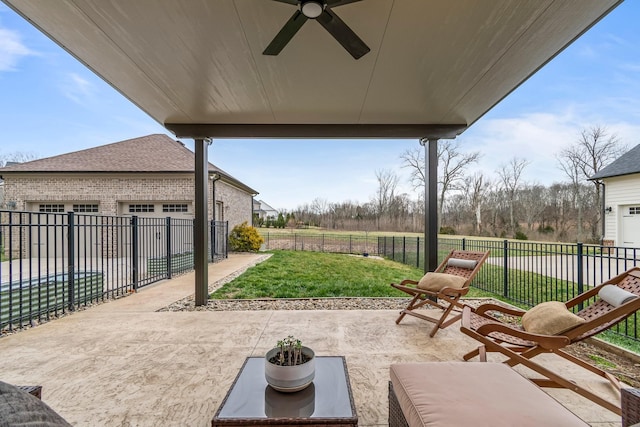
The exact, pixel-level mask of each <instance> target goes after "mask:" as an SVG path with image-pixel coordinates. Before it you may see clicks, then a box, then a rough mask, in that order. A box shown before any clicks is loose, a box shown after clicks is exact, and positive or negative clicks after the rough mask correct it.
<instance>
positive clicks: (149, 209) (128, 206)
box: [118, 202, 193, 259]
mask: <svg viewBox="0 0 640 427" xmlns="http://www.w3.org/2000/svg"><path fill="white" fill-rule="evenodd" d="M118 208H119V213H120V214H122V215H131V216H134V215H135V216H137V217H138V255H139V256H140V257H141V258H144V259H147V258H160V257H165V256H166V252H167V250H166V249H167V228H166V218H167V217H171V218H172V227H171V252H172V253H173V254H178V253H184V252H192V251H193V229H192V219H193V213H192V212H193V210H192V209H191V204H190V203H185V202H153V203H149V202H121V203H119V207H118ZM173 219H175V221H173ZM123 243H124V244H125V245H126V246H127V248H126V253H131V252H130V250H131V239H130V236H126V241H125V242H123Z"/></svg>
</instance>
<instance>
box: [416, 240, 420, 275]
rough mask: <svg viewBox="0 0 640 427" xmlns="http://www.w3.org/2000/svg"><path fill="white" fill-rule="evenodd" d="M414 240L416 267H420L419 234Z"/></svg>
mask: <svg viewBox="0 0 640 427" xmlns="http://www.w3.org/2000/svg"><path fill="white" fill-rule="evenodd" d="M417 239H418V240H417V242H416V268H420V236H418V237H417Z"/></svg>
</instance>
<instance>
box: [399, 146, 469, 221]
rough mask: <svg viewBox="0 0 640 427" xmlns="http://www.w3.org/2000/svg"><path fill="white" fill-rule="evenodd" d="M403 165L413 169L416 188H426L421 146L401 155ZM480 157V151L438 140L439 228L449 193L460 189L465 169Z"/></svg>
mask: <svg viewBox="0 0 640 427" xmlns="http://www.w3.org/2000/svg"><path fill="white" fill-rule="evenodd" d="M400 158H401V159H402V160H403V167H407V168H409V169H410V170H411V175H410V181H411V184H412V185H413V188H414V189H424V186H425V182H426V179H425V170H424V153H423V150H422V149H421V148H420V147H416V148H414V149H409V150H407V151H405V152H404V153H402V154H401V155H400ZM479 158H480V152H479V151H475V152H471V153H462V152H460V151H458V149H457V147H456V146H455V144H454V142H453V141H450V140H443V141H439V142H438V187H439V191H438V228H440V221H441V219H442V213H443V211H444V202H445V197H446V195H447V193H448V192H449V191H451V190H455V189H460V188H462V185H463V183H464V169H465V168H466V167H467V166H468V165H470V164H471V163H475V162H477V161H478V159H479Z"/></svg>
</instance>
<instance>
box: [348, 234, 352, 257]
mask: <svg viewBox="0 0 640 427" xmlns="http://www.w3.org/2000/svg"><path fill="white" fill-rule="evenodd" d="M349 253H350V254H352V253H353V251H352V250H351V234H349Z"/></svg>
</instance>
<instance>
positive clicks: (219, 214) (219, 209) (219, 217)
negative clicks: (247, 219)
mask: <svg viewBox="0 0 640 427" xmlns="http://www.w3.org/2000/svg"><path fill="white" fill-rule="evenodd" d="M223 208H224V204H223V203H222V202H216V212H215V214H216V221H224V209H223Z"/></svg>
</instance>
